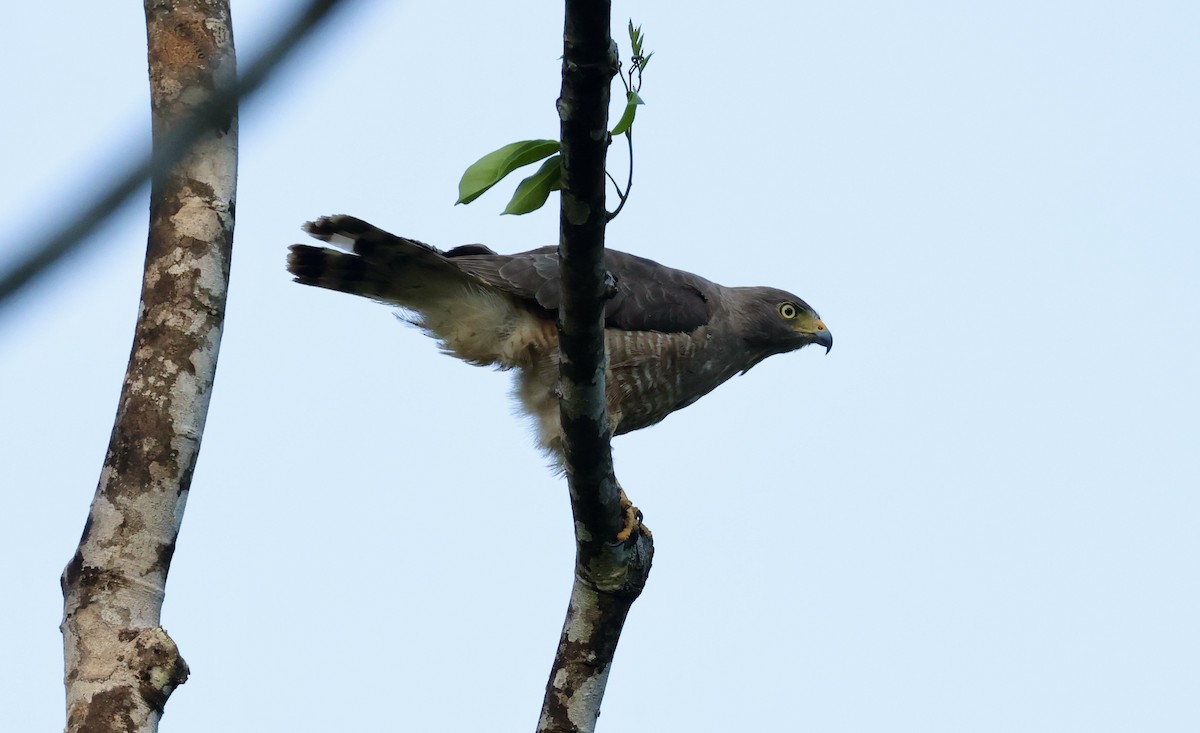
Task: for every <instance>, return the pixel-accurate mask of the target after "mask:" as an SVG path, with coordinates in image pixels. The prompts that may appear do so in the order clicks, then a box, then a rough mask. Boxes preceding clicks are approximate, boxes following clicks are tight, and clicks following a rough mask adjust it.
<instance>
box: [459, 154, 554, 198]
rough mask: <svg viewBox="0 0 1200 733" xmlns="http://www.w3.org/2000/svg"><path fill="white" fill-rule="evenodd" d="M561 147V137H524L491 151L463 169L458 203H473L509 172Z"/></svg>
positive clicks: (534, 161)
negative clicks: (527, 138) (525, 138)
mask: <svg viewBox="0 0 1200 733" xmlns="http://www.w3.org/2000/svg"><path fill="white" fill-rule="evenodd" d="M558 148H559V145H558V141H557V140H522V141H521V142H518V143H512V144H510V145H505V146H504V147H502V148H500V149H499V150H495V151H493V152H490V153H488V154H487V155H485V156H483V157H482V158H480V159H479V160H477V161H475V162H474V163H473V164H471V167H469V168H467V170H466V171H465V172H464V173H463V175H462V180H460V181H459V182H458V201H456V202H455V203H456V204H469V203H471V202H472V201H474V200H475V199H477V198H479V197H480V196H481V195H482V194H483V192H484V191H486V190H488V189H489V188H491V187H492V186H495V185H496V184H497V183H499V182H500V180H501V179H502V178H504V177H505V176H507V175H508V174H509V173H512V172H513V171H515V170H516V169H518V168H520V167H521V166H524V165H529V164H530V163H536V162H537V161H539V160H541V159H542V158H545V157H546V156H547V155H553V154H555V153H557V152H558Z"/></svg>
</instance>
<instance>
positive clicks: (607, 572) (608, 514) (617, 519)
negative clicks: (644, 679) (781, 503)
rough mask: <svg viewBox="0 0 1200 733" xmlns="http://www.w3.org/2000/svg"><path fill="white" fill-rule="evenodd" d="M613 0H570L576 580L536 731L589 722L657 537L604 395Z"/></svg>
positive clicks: (567, 246) (567, 332)
mask: <svg viewBox="0 0 1200 733" xmlns="http://www.w3.org/2000/svg"><path fill="white" fill-rule="evenodd" d="M609 18H610V3H609V0H600V1H599V2H597V1H594V0H567V2H566V22H565V27H564V31H563V84H562V94H561V96H560V97H559V100H558V111H559V117H560V120H561V136H562V195H561V210H560V214H559V255H560V261H561V267H562V284H563V285H562V289H563V298H562V307H561V309H560V313H559V346H560V349H561V353H562V365H561V380H562V393H563V394H562V404H561V417H562V426H563V438H564V440H563V442H564V446H565V450H566V463H567V465H566V468H567V481H568V485H569V487H570V492H571V512H572V515H573V517H574V520H575V541H576V555H575V583H574V586H573V588H572V590H571V601H570V605H569V607H568V609H567V618H566V621H565V623H564V624H563V632H562V635H561V637H560V639H559V644H558V650H557V654H556V655H555V659H554V665H553V667H552V668H551V672H550V680H549V682H548V683H547V685H546V697H545V700H544V702H543V706H542V715H541V718H540V719H539V721H538V730H539V731H592V730H594V729H595V724H596V717H597V715H599V709H600V702H601V700H602V698H603V696H604V688H605V685H606V683H607V681H608V673H609V670H610V669H611V665H612V659H613V654H614V653H615V651H616V646H617V641H618V640H619V638H620V635H621V628H622V626H623V625H624V622H625V617H626V615H627V614H628V612H629V608H630V606H631V605H632V603H633V601H634V599H636V598H637V596H638V595H639V594H640V593H641V590H642V587H643V586H644V585H645V582H646V577H647V575H648V574H649V571H650V561H651V557H652V554H653V545H652V544H651V542H650V539H649V536H648V534H644V533H642V532H640V531H637V530H636V529H634V531H633V532H632V534H631V535H630V536H629V539H628V540H627V541H625V542H621V541H618V539H617V536H618V534H619V533H621V532H622V530H628V529H629V527H627V526H626V519H627V514H626V512H625V509H624V507H623V506H622V503H621V498H620V489H619V487H618V486H617V483H616V479H615V478H614V476H613V468H612V451H611V449H610V446H609V438H610V427H609V419H608V413H607V405H606V398H605V371H606V369H607V357H606V353H605V346H604V306H605V302H606V301H607V300H608V298H609V297H610V296H611V291H612V288H613V284H612V282H611V279H610V278H609V276H608V273H607V272H606V270H605V267H604V227H605V223H606V222H607V219H608V214H607V212H606V211H605V208H604V194H605V186H606V183H605V175H606V174H605V165H604V163H605V155H606V152H607V149H608V143H609V140H608V134H607V130H608V103H609V86H610V84H611V83H612V78H613V75H614V74H616V73H617V70H618V66H619V63H618V58H617V50H616V45H615V44H614V43H613V41H612V38H611V37H610V20H609Z"/></svg>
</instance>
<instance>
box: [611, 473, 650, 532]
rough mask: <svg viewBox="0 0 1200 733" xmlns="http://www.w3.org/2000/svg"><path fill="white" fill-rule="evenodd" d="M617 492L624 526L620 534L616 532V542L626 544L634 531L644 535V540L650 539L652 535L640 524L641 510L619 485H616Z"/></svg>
mask: <svg viewBox="0 0 1200 733" xmlns="http://www.w3.org/2000/svg"><path fill="white" fill-rule="evenodd" d="M617 492H618V496H617V498H618V499H619V500H620V502H621V509H622V511H624V512H625V526H624V527H623V528H622V529H621V531H620V532H617V542H620V543H625V542H628V541H629V538H631V537H633V532H634V530H638V531H639V532H641V533H642V534H644V535H645V536H646V539H651V538H652V537H653V535H651V534H650V530H649V529H648V528H647V527H646V525H644V524H642V519H643V518H644V517H643V515H642V510H641V509H638V508H637V507H635V506H634V505H633V502H632V501H630V500H629V497H628V496H626V495H625V489H622V488H621V484H620V483H618V484H617Z"/></svg>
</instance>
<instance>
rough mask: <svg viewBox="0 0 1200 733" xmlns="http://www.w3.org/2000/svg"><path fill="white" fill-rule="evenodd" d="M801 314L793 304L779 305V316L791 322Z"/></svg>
mask: <svg viewBox="0 0 1200 733" xmlns="http://www.w3.org/2000/svg"><path fill="white" fill-rule="evenodd" d="M799 313H800V311H798V310H796V306H795V304H793V303H780V304H779V315H781V316H783V317H784V318H786V319H788V320H789V321H790V320H792V319H793V318H795V317H796V316H797V315H798V314H799Z"/></svg>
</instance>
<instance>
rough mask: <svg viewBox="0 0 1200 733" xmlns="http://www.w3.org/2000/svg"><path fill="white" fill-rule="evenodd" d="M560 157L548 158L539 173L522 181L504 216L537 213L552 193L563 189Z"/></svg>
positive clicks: (538, 170)
mask: <svg viewBox="0 0 1200 733" xmlns="http://www.w3.org/2000/svg"><path fill="white" fill-rule="evenodd" d="M558 159H559V156H557V155H555V156H553V157H550V158H547V159H546V162H545V163H542V166H541V167H540V168H538V169H537V173H534V174H533V175H532V176H530V177H528V178H526V179H525V180H523V181H521V183H520V185H518V186H517V190H516V191H514V192H513V196H512V200H511V201H509V202H508V206H506V207H504V211H502V212H501V213H502V214H528V213H529V212H531V211H537V210H538V209H540V208H542V204H544V203H546V199H547V198H548V197H549V196H550V192H551V191H557V190H559V189H560V188H562V168H560V167H559V161H558Z"/></svg>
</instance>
